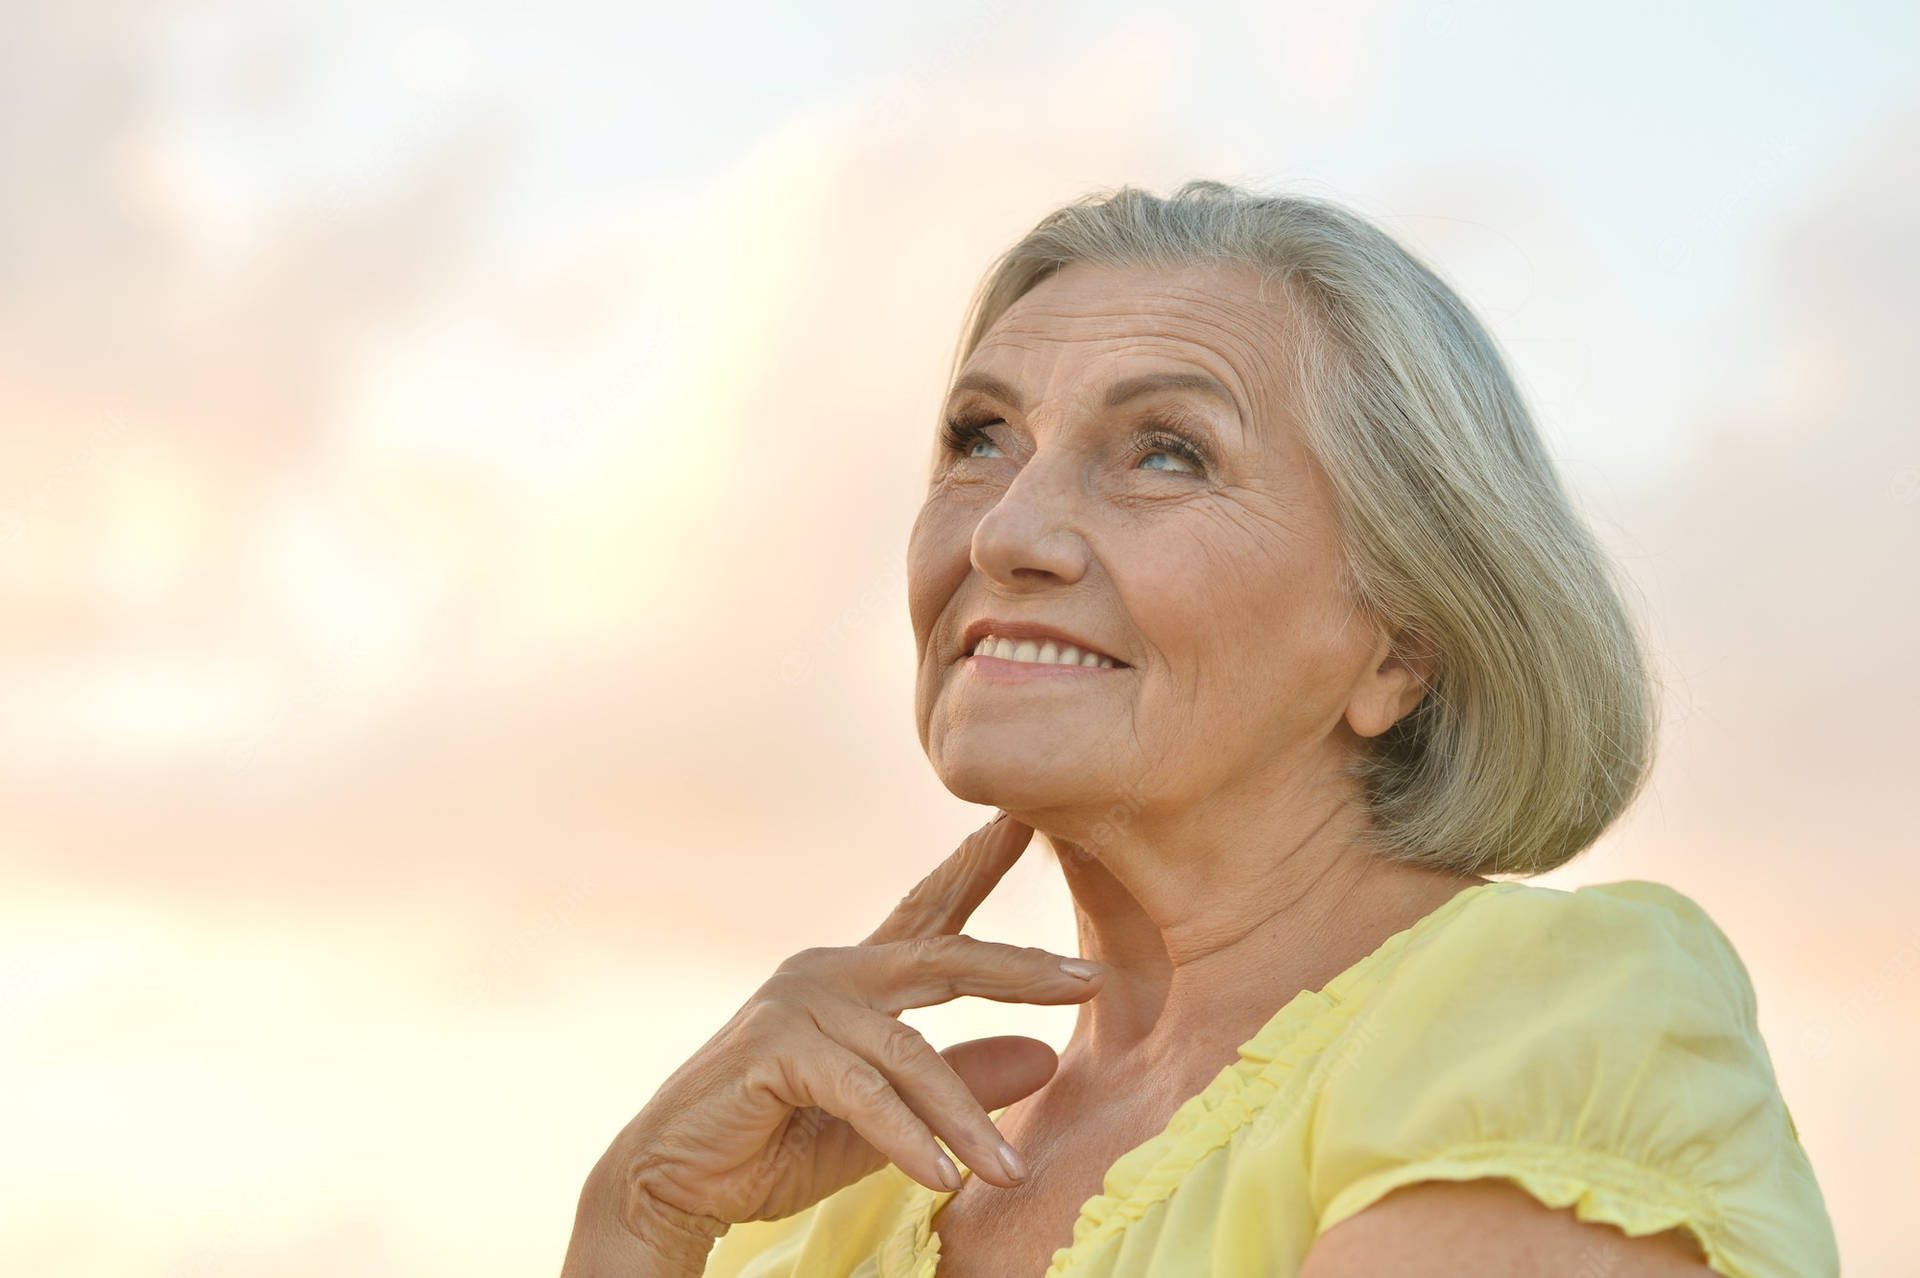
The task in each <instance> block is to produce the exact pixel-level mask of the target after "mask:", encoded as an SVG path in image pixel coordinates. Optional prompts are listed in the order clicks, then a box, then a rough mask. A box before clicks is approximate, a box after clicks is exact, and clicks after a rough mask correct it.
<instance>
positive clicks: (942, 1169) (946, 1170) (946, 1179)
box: [933, 1153, 960, 1190]
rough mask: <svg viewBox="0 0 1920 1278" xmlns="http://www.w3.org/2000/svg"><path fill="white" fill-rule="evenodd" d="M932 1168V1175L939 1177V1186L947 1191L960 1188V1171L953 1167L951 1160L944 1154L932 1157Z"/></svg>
mask: <svg viewBox="0 0 1920 1278" xmlns="http://www.w3.org/2000/svg"><path fill="white" fill-rule="evenodd" d="M933 1166H934V1173H935V1174H936V1175H938V1176H939V1177H940V1183H941V1184H943V1185H945V1186H946V1187H947V1188H948V1189H949V1190H954V1189H958V1188H960V1169H959V1168H958V1167H955V1166H954V1165H953V1160H952V1159H951V1158H948V1157H947V1156H946V1155H945V1154H944V1153H936V1154H934V1156H933Z"/></svg>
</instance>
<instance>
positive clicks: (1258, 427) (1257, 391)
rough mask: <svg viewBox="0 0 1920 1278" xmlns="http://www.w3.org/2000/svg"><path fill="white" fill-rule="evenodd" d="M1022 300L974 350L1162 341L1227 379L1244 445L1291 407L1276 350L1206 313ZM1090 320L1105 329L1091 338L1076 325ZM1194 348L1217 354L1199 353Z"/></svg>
mask: <svg viewBox="0 0 1920 1278" xmlns="http://www.w3.org/2000/svg"><path fill="white" fill-rule="evenodd" d="M1194 296H1195V297H1197V298H1201V299H1204V300H1206V301H1207V302H1208V303H1210V304H1214V305H1218V304H1219V299H1218V298H1217V297H1215V296H1214V295H1212V294H1206V293H1200V292H1198V291H1195V293H1194ZM1024 302H1025V299H1022V302H1020V303H1016V304H1015V307H1014V308H1009V310H1008V312H1007V314H1006V315H1005V316H1003V317H1002V319H1001V320H1000V321H998V322H996V323H995V325H994V326H993V329H992V330H991V331H990V332H989V333H988V334H987V335H985V336H984V337H983V338H982V339H981V342H980V344H979V346H978V347H977V348H976V351H982V350H987V349H989V348H991V347H995V346H1006V347H1010V348H1012V349H1014V350H1018V351H1022V352H1025V353H1027V354H1032V355H1044V354H1046V350H1045V348H1046V347H1048V346H1062V345H1077V344H1083V343H1097V344H1108V345H1111V344H1139V345H1142V346H1145V347H1147V348H1148V349H1155V348H1156V347H1157V348H1158V352H1159V353H1161V354H1164V355H1167V356H1168V357H1170V358H1173V359H1176V360H1180V361H1182V362H1185V363H1188V364H1191V365H1193V366H1195V367H1198V368H1202V369H1205V370H1206V371H1207V372H1209V373H1211V374H1213V375H1214V376H1215V377H1217V378H1219V379H1220V381H1222V382H1223V383H1225V384H1226V386H1227V387H1228V389H1230V390H1231V391H1232V392H1233V394H1234V397H1235V399H1237V400H1238V401H1239V402H1240V403H1242V404H1244V405H1246V412H1245V414H1244V415H1242V414H1236V415H1235V416H1236V419H1237V420H1236V423H1235V424H1236V425H1237V426H1238V427H1239V430H1240V436H1241V441H1240V442H1241V445H1242V446H1243V447H1251V446H1252V445H1253V444H1254V442H1255V441H1256V440H1261V441H1265V440H1268V439H1269V437H1270V432H1269V431H1266V430H1264V429H1262V424H1263V423H1264V422H1265V421H1266V420H1267V419H1268V418H1269V417H1270V416H1273V415H1275V414H1279V413H1283V412H1284V411H1285V403H1284V396H1285V390H1284V387H1285V386H1286V380H1285V379H1284V378H1283V377H1281V376H1280V375H1279V374H1280V369H1279V367H1278V366H1277V364H1276V362H1275V361H1274V360H1273V359H1272V358H1271V357H1270V354H1269V351H1268V349H1267V343H1266V342H1264V341H1259V340H1249V339H1248V336H1247V335H1246V334H1243V333H1241V332H1239V331H1237V330H1236V329H1234V328H1233V327H1231V326H1229V325H1225V324H1220V323H1212V322H1208V319H1207V317H1205V316H1196V315H1193V314H1190V313H1188V312H1185V311H1175V310H1165V309H1161V308H1158V307H1155V306H1153V305H1151V304H1150V299H1149V304H1142V305H1130V306H1126V307H1121V308H1116V309H1112V310H1093V309H1090V308H1086V307H1062V306H1052V305H1047V304H1045V303H1035V304H1033V305H1030V306H1028V305H1024ZM1029 317H1053V318H1057V319H1058V320H1061V321H1065V324H1064V325H1063V326H1064V327H1066V328H1067V329H1068V331H1067V332H1065V333H1062V332H1060V331H1058V329H1059V327H1062V326H1056V325H1048V326H1036V325H1034V324H1031V323H1027V322H1025V321H1027V320H1028V319H1029ZM1242 318H1243V319H1244V320H1246V321H1247V322H1249V323H1257V324H1258V325H1259V327H1260V328H1262V329H1264V330H1265V333H1264V334H1263V336H1265V335H1269V334H1270V335H1272V337H1273V338H1274V339H1276V340H1281V341H1284V340H1285V337H1284V334H1282V333H1277V332H1275V331H1274V328H1273V327H1272V320H1273V317H1272V316H1271V315H1259V314H1258V313H1257V312H1255V311H1253V310H1252V309H1251V308H1246V309H1245V313H1244V315H1243V317H1242ZM1116 319H1117V320H1122V321H1133V320H1137V321H1141V323H1140V325H1139V326H1138V327H1139V329H1140V331H1138V332H1132V333H1128V332H1120V333H1116V332H1114V331H1112V328H1111V322H1112V321H1113V320H1116ZM1088 325H1098V326H1099V331H1098V332H1097V333H1096V334H1095V335H1093V336H1091V337H1082V336H1076V335H1075V334H1074V332H1073V331H1072V330H1073V329H1075V328H1080V327H1085V326H1088ZM1196 349H1197V350H1198V351H1202V352H1205V353H1206V354H1208V355H1210V356H1212V357H1213V358H1212V359H1211V360H1201V359H1196V358H1195V357H1194V352H1195V350H1196ZM971 362H972V361H971V360H970V361H969V363H970V364H971ZM1216 364H1217V365H1218V367H1216V366H1215V365H1216ZM1243 370H1244V371H1243ZM1270 401H1271V402H1270Z"/></svg>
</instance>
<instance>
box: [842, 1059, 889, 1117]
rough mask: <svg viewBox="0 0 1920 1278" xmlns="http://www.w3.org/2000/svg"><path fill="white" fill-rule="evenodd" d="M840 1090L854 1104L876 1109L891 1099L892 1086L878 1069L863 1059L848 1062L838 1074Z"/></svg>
mask: <svg viewBox="0 0 1920 1278" xmlns="http://www.w3.org/2000/svg"><path fill="white" fill-rule="evenodd" d="M840 1090H841V1092H842V1094H843V1095H845V1096H846V1098H847V1099H848V1100H849V1101H851V1102H853V1103H854V1104H855V1105H860V1106H865V1107H867V1108H873V1109H878V1108H880V1107H882V1106H884V1105H886V1103H887V1102H888V1101H890V1100H892V1099H893V1087H892V1085H891V1084H889V1083H888V1082H887V1080H886V1079H885V1078H884V1077H883V1076H882V1075H881V1073H880V1071H879V1070H877V1069H875V1068H874V1067H873V1066H871V1065H869V1064H867V1063H866V1062H865V1061H853V1062H849V1063H848V1064H847V1065H846V1066H844V1067H843V1069H842V1073H841V1075H840Z"/></svg>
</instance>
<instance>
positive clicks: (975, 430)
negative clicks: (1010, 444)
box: [941, 417, 999, 457]
mask: <svg viewBox="0 0 1920 1278" xmlns="http://www.w3.org/2000/svg"><path fill="white" fill-rule="evenodd" d="M998 420H999V418H997V417H996V418H989V419H988V420H986V421H949V422H947V426H946V430H945V431H943V432H942V433H941V440H942V442H944V443H945V444H946V446H947V448H949V449H950V450H952V451H953V452H956V453H959V454H961V455H962V456H964V457H976V456H978V454H977V453H975V452H974V451H973V450H974V448H975V446H976V445H979V444H988V445H991V446H992V447H995V448H998V447H999V445H998V444H995V443H994V442H993V440H992V439H991V438H990V437H988V435H987V431H986V428H987V427H988V426H990V425H991V424H992V423H993V422H995V421H998Z"/></svg>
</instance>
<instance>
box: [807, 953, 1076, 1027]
mask: <svg viewBox="0 0 1920 1278" xmlns="http://www.w3.org/2000/svg"><path fill="white" fill-rule="evenodd" d="M1062 964H1072V965H1076V966H1078V967H1079V968H1080V969H1081V970H1080V971H1073V970H1070V969H1069V968H1067V967H1063V966H1062ZM1088 969H1091V971H1090V972H1089V971H1088ZM1083 973H1085V974H1083ZM1104 974H1105V969H1104V968H1102V967H1100V966H1099V965H1098V964H1089V963H1087V962H1086V960H1084V959H1078V958H1071V957H1069V956H1067V955H1062V954H1055V953H1053V952H1052V951H1051V950H1043V949H1041V948H1040V947H1038V946H1035V945H1005V944H1002V943H1001V942H999V941H982V940H980V939H978V938H977V937H972V936H959V935H955V936H920V937H914V938H912V939H910V940H905V941H893V942H890V943H888V944H885V945H844V946H837V947H831V948H818V949H811V950H802V951H801V952H800V953H798V954H796V955H794V956H793V957H792V958H790V959H788V960H787V961H786V962H785V963H783V964H781V966H780V970H779V971H778V972H776V973H775V976H776V977H780V978H783V982H784V983H793V982H798V983H799V985H800V987H801V988H802V990H803V991H810V992H809V993H804V994H803V995H802V996H803V997H804V998H805V1001H806V1003H807V1006H808V1007H809V1008H810V1009H816V1010H817V1009H818V1008H819V1007H820V1006H822V1005H823V1004H824V1003H826V1002H829V1001H832V1000H835V999H843V1000H851V1001H852V1002H855V1003H860V1004H863V1005H865V1006H866V1007H868V1008H871V1009H872V1010H874V1011H876V1012H885V1013H887V1014H888V1015H889V1016H891V1015H894V1014H896V1013H898V1012H901V1011H904V1010H905V1009H907V1008H909V1007H930V1006H932V1005H933V1004H935V1003H945V1002H949V1001H950V1000H952V999H956V998H959V997H961V996H962V995H968V994H971V995H974V996H975V997H978V998H990V999H993V1000H995V1001H997V1002H1001V1003H1046V1004H1054V1003H1078V1002H1082V1001H1084V1000H1086V999H1088V998H1091V997H1092V996H1093V995H1094V994H1095V993H1096V992H1097V991H1098V990H1099V988H1100V983H1101V977H1102V976H1103V975H1104Z"/></svg>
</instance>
